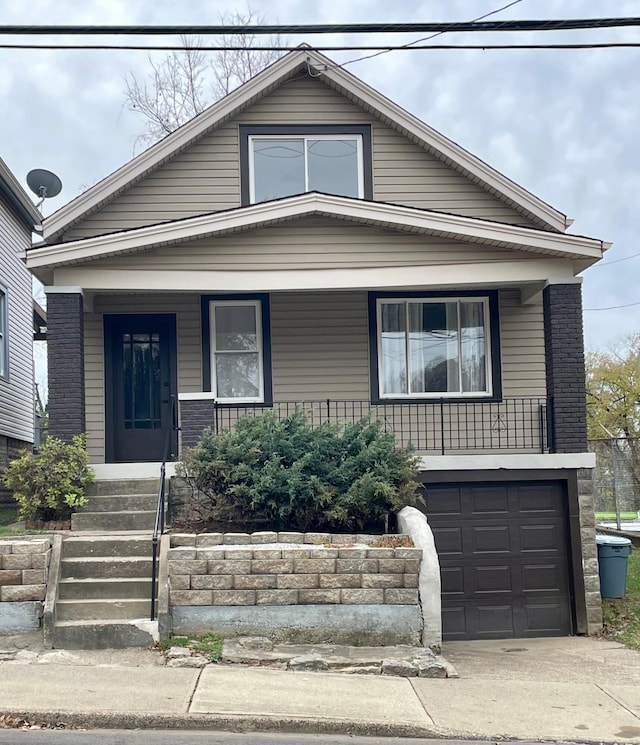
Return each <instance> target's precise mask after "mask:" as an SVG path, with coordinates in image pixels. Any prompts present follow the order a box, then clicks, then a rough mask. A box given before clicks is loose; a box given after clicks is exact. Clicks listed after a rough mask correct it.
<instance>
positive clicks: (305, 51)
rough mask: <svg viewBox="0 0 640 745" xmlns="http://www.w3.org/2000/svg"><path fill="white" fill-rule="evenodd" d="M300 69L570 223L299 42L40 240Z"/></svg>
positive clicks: (553, 224) (514, 199)
mask: <svg viewBox="0 0 640 745" xmlns="http://www.w3.org/2000/svg"><path fill="white" fill-rule="evenodd" d="M299 69H304V70H306V71H307V72H308V73H311V71H312V70H313V75H314V77H319V78H321V79H323V80H324V81H325V82H326V83H327V84H328V85H330V86H331V87H333V88H334V89H336V90H337V91H338V92H340V93H342V94H343V95H347V96H348V97H350V98H352V100H354V102H356V103H358V104H359V105H361V106H364V107H365V108H366V109H370V110H371V111H372V112H373V113H374V114H375V115H376V116H377V117H379V118H381V119H382V121H385V122H386V123H388V124H390V125H391V126H393V127H395V128H396V129H398V130H399V131H401V132H403V133H404V134H405V135H406V136H408V137H410V138H411V139H413V140H415V141H416V142H418V143H419V144H420V145H421V146H422V147H425V148H426V149H427V150H429V151H430V152H432V153H433V154H435V155H436V156H437V157H439V158H440V159H442V160H443V161H444V162H445V163H447V164H449V165H450V166H451V167H453V168H454V169H456V170H458V171H459V172H461V173H463V174H464V175H465V176H467V177H469V178H470V179H471V180H472V181H474V182H475V183H478V184H480V185H481V186H482V187H483V188H486V189H488V190H489V192H491V193H493V194H494V195H496V196H498V197H499V198H501V199H502V200H503V201H505V202H506V203H507V204H509V205H511V206H513V207H514V208H516V209H518V211H520V212H521V213H522V214H524V215H526V216H528V217H529V218H530V219H532V220H533V221H534V222H535V223H537V224H538V225H540V226H541V227H543V228H546V229H550V230H553V231H557V232H563V231H564V230H566V229H567V227H569V225H570V224H571V222H572V221H571V220H570V219H569V218H567V216H566V215H565V214H564V213H562V212H560V211H559V210H556V209H555V208H554V207H552V206H551V205H549V204H547V203H546V202H544V201H543V200H542V199H540V198H539V197H537V196H535V195H534V194H532V193H531V192H529V191H527V190H526V189H524V188H523V187H521V186H519V185H518V184H516V183H515V182H514V181H512V180H511V179H509V178H507V176H505V175H504V174H502V173H500V172H499V171H497V170H496V169H494V168H492V167H491V166H489V165H488V164H487V163H485V162H484V161H482V160H481V159H480V158H478V157H477V156H475V155H473V154H472V153H470V152H469V151H467V150H465V149H464V148H463V147H461V146H460V145H458V144H457V143H455V142H453V140H450V139H449V138H447V137H445V136H444V135H443V134H441V133H440V132H438V131H437V130H435V129H433V128H432V127H430V126H429V125H428V124H426V123H425V122H423V121H421V120H420V119H418V118H417V117H415V116H413V115H412V114H410V113H409V112H408V111H406V110H405V109H403V108H402V107H401V106H399V105H398V104H396V103H394V102H393V101H391V100H390V99H388V98H387V97H386V96H384V95H383V94H381V93H380V92H378V91H377V90H375V88H372V87H371V86H369V85H368V84H367V83H365V82H364V81H362V80H360V79H359V78H357V77H356V76H355V75H353V74H352V73H350V72H347V71H346V70H344V69H343V68H342V67H340V66H339V65H337V64H335V63H334V62H333V61H332V60H331V59H329V58H328V57H326V56H324V55H323V54H320V53H319V52H316V51H313V50H311V49H310V48H308V47H307V46H306V45H301V48H300V49H299V50H297V51H294V52H290V53H289V54H287V55H285V56H284V57H282V58H281V59H280V60H278V61H276V62H275V63H274V64H272V65H270V66H269V67H267V68H266V69H265V70H263V71H262V72H260V73H258V75H256V76H255V77H253V78H252V79H251V80H249V81H248V82H247V83H245V84H244V85H242V86H240V87H239V88H238V89H236V90H235V91H233V92H231V93H230V94H229V95H227V96H225V97H224V98H223V99H221V100H220V101H218V102H217V103H215V104H213V105H212V106H210V107H209V108H208V109H206V110H205V111H203V112H202V113H201V114H199V115H198V116H196V117H194V118H193V119H191V120H190V121H189V122H187V123H186V124H184V125H182V126H181V127H180V128H179V129H177V130H175V131H174V132H172V133H171V134H169V135H167V137H165V138H164V139H162V140H160V142H157V143H156V144H155V145H152V146H151V147H150V148H148V149H147V150H145V151H144V152H142V153H140V155H138V156H137V157H135V158H133V159H132V160H131V161H129V162H128V163H125V164H124V165H123V166H121V167H120V168H118V169H117V170H116V171H114V172H113V173H111V174H110V175H109V176H107V177H106V178H104V179H103V180H102V181H100V182H99V183H97V184H95V185H94V186H93V187H91V188H90V189H88V190H87V191H86V192H84V193H83V194H80V195H79V196H78V197H76V198H75V199H74V200H73V201H71V202H69V203H68V204H66V205H64V206H63V207H61V208H60V209H59V210H57V211H56V212H55V213H54V214H53V215H51V216H50V217H48V218H47V219H46V220H45V221H44V223H43V235H44V238H45V240H56V239H57V238H58V237H59V236H60V235H61V234H62V233H64V231H65V230H67V229H68V228H70V227H71V226H72V225H74V224H76V223H77V222H79V221H80V220H82V219H84V218H85V217H87V216H88V215H90V214H91V213H93V212H95V211H96V210H98V209H99V208H100V207H101V206H103V205H104V204H106V203H107V202H109V201H111V199H113V198H115V197H116V196H117V195H119V194H120V193H122V192H123V191H124V190H125V189H127V188H129V187H131V186H133V185H134V184H135V183H137V182H139V181H140V180H141V179H142V178H144V177H145V176H147V175H148V174H149V173H151V172H152V171H154V170H156V169H157V168H159V167H160V166H161V165H163V164H164V163H166V162H167V161H168V160H170V159H171V158H172V157H174V156H175V155H176V154H178V153H179V152H181V151H182V150H184V149H186V148H187V147H189V146H190V145H191V144H192V143H194V142H195V141H196V140H197V139H198V138H200V137H201V136H203V135H204V134H206V133H207V132H208V131H211V130H213V129H214V128H215V127H216V126H218V125H219V124H221V123H222V122H225V121H228V120H229V119H230V118H232V117H233V116H234V115H236V114H237V113H238V112H239V111H241V110H242V109H243V108H245V107H247V106H248V105H250V104H251V103H253V102H255V101H257V100H259V99H260V98H261V97H263V96H265V95H267V94H268V93H269V92H270V91H272V90H273V89H275V88H276V87H277V86H278V85H280V84H281V83H283V82H285V81H286V80H287V79H288V78H290V77H292V75H293V74H295V73H296V71H298V70H299Z"/></svg>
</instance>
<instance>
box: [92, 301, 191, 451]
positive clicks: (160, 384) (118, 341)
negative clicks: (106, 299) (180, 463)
mask: <svg viewBox="0 0 640 745" xmlns="http://www.w3.org/2000/svg"><path fill="white" fill-rule="evenodd" d="M104 338H105V378H106V380H105V383H106V385H105V389H106V428H105V429H106V460H107V462H109V463H114V462H116V463H119V462H159V461H161V460H162V457H163V451H164V449H165V441H166V437H167V432H168V431H169V429H171V434H170V446H169V448H168V453H167V458H168V459H170V460H171V459H172V456H174V455H175V454H176V448H177V433H176V432H175V431H173V427H172V425H173V422H172V408H171V396H172V395H175V393H176V320H175V316H174V315H170V314H122V315H105V317H104Z"/></svg>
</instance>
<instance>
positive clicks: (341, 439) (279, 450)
mask: <svg viewBox="0 0 640 745" xmlns="http://www.w3.org/2000/svg"><path fill="white" fill-rule="evenodd" d="M416 473H417V464H416V459H415V457H414V456H412V454H411V453H410V452H409V451H408V450H401V449H396V447H395V437H394V435H393V434H392V433H386V432H384V431H383V430H382V424H381V423H380V422H379V421H374V420H372V419H370V418H365V419H361V420H359V421H357V422H355V423H353V424H345V425H341V424H331V423H325V424H322V425H321V426H319V427H315V428H314V427H312V426H311V424H310V423H309V420H308V418H307V416H306V415H305V413H304V412H302V411H296V412H295V413H294V414H293V415H291V416H288V417H286V418H284V419H281V420H278V418H277V417H276V414H275V413H274V412H267V413H265V414H263V415H261V416H256V417H252V416H246V417H242V418H241V419H240V420H239V421H238V423H237V425H236V428H235V430H234V431H232V432H223V433H221V434H218V435H214V434H213V433H212V432H211V431H210V430H208V431H206V432H205V433H204V435H203V437H202V438H201V440H200V442H199V443H198V444H197V445H196V447H194V448H191V449H188V450H186V451H185V452H184V453H183V457H182V462H181V463H180V464H179V465H178V474H179V475H182V476H184V477H185V478H186V479H187V481H188V482H189V483H190V484H191V485H192V486H193V487H195V489H197V490H198V491H199V492H200V493H201V494H202V495H204V497H205V514H201V515H200V518H201V520H203V521H205V522H207V521H209V522H218V523H224V522H230V523H234V524H238V523H244V524H245V525H246V526H247V528H252V529H256V528H269V529H273V530H282V529H290V530H303V531H304V530H310V529H315V530H333V529H358V530H363V529H365V528H371V527H372V526H375V527H376V529H379V528H380V527H381V526H382V525H383V524H384V520H385V518H386V516H387V515H388V514H389V513H390V512H395V511H397V510H399V509H401V508H402V507H404V506H406V505H415V504H416V503H417V502H418V501H420V496H419V494H418V492H417V482H416ZM200 506H202V502H200Z"/></svg>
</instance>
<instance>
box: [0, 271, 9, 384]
mask: <svg viewBox="0 0 640 745" xmlns="http://www.w3.org/2000/svg"><path fill="white" fill-rule="evenodd" d="M0 379H2V380H8V379H9V292H8V290H7V288H6V287H5V286H4V285H0Z"/></svg>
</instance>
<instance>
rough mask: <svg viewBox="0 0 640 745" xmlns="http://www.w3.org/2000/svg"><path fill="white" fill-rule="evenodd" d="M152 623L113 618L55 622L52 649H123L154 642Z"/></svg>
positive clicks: (148, 645) (149, 644) (144, 645)
mask: <svg viewBox="0 0 640 745" xmlns="http://www.w3.org/2000/svg"><path fill="white" fill-rule="evenodd" d="M153 627H154V624H153V623H151V622H149V621H146V622H143V621H141V622H139V623H138V622H136V623H131V622H127V621H126V620H125V619H121V618H113V619H103V620H90V621H58V622H56V624H55V626H54V628H53V633H52V642H53V647H54V649H126V648H128V647H150V646H152V645H153V644H154V639H153V636H152V633H151V629H152V628H153Z"/></svg>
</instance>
